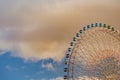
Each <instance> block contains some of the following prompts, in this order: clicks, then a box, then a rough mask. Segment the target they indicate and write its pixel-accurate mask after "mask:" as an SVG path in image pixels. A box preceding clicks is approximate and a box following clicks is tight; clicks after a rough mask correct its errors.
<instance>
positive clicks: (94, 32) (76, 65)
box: [64, 23, 120, 80]
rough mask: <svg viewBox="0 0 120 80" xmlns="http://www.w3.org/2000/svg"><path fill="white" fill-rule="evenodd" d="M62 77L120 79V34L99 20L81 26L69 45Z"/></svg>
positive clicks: (98, 79)
mask: <svg viewBox="0 0 120 80" xmlns="http://www.w3.org/2000/svg"><path fill="white" fill-rule="evenodd" d="M64 72H65V73H66V74H65V75H64V79H65V80H120V33H119V31H118V30H115V28H114V27H111V26H109V25H106V24H102V23H95V24H90V25H87V26H85V27H83V29H81V30H80V31H79V32H78V33H76V36H75V37H73V41H72V42H71V43H70V47H69V48H68V51H67V54H66V59H65V68H64Z"/></svg>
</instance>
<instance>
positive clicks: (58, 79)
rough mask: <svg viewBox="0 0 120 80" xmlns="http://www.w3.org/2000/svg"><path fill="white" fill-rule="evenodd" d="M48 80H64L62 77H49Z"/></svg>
mask: <svg viewBox="0 0 120 80" xmlns="http://www.w3.org/2000/svg"><path fill="white" fill-rule="evenodd" d="M50 80H64V79H63V77H57V78H54V79H50Z"/></svg>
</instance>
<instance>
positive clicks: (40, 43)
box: [0, 0, 120, 61]
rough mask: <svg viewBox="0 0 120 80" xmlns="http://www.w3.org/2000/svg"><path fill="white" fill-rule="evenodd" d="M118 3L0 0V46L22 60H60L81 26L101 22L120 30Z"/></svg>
mask: <svg viewBox="0 0 120 80" xmlns="http://www.w3.org/2000/svg"><path fill="white" fill-rule="evenodd" d="M118 2H119V1H118V0H106V1H104V0H100V1H96V0H91V1H88V0H40V1H28V0H20V1H15V0H12V1H8V0H1V1H0V6H1V7H0V49H2V50H4V51H12V52H13V56H14V57H21V58H23V59H25V60H33V61H36V60H41V59H49V58H51V59H53V60H54V61H61V60H62V58H63V57H64V53H65V50H66V48H67V47H68V43H69V42H70V40H72V37H73V35H74V34H75V33H76V32H77V31H79V29H80V28H82V26H85V25H87V24H89V23H92V22H104V23H107V24H111V25H114V26H116V28H118V29H120V27H119V26H120V24H119V21H120V16H119V14H120V6H119V4H118ZM3 4H4V5H3Z"/></svg>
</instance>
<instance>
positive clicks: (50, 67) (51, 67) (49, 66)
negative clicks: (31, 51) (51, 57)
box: [42, 63, 55, 71]
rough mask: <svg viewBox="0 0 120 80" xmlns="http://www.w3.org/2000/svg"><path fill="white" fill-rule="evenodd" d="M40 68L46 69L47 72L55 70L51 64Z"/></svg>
mask: <svg viewBox="0 0 120 80" xmlns="http://www.w3.org/2000/svg"><path fill="white" fill-rule="evenodd" d="M42 68H46V69H48V70H49V71H55V68H54V67H53V65H52V64H51V63H48V64H42Z"/></svg>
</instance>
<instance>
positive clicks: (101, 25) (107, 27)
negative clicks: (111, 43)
mask: <svg viewBox="0 0 120 80" xmlns="http://www.w3.org/2000/svg"><path fill="white" fill-rule="evenodd" d="M97 27H99V28H103V29H106V30H109V31H111V32H113V33H114V34H115V35H119V36H117V37H116V38H118V39H119V37H120V34H119V32H118V31H117V30H115V28H114V27H111V26H110V25H106V24H102V23H95V24H90V25H87V26H86V27H83V29H82V30H80V31H79V32H78V33H77V34H76V36H75V37H74V38H73V41H72V42H71V43H70V46H71V47H69V48H68V52H69V54H66V60H65V64H66V65H67V68H66V67H65V68H64V72H67V75H65V76H64V79H65V80H69V79H73V80H74V77H73V74H74V73H72V74H71V75H70V70H69V67H70V64H71V62H70V60H71V56H72V55H73V52H72V51H73V50H74V46H75V44H74V43H75V42H76V41H77V38H79V37H81V34H83V33H84V32H86V31H87V30H89V29H91V28H97ZM72 64H74V63H72ZM72 67H73V66H72ZM72 69H73V68H72ZM72 72H73V70H72Z"/></svg>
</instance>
